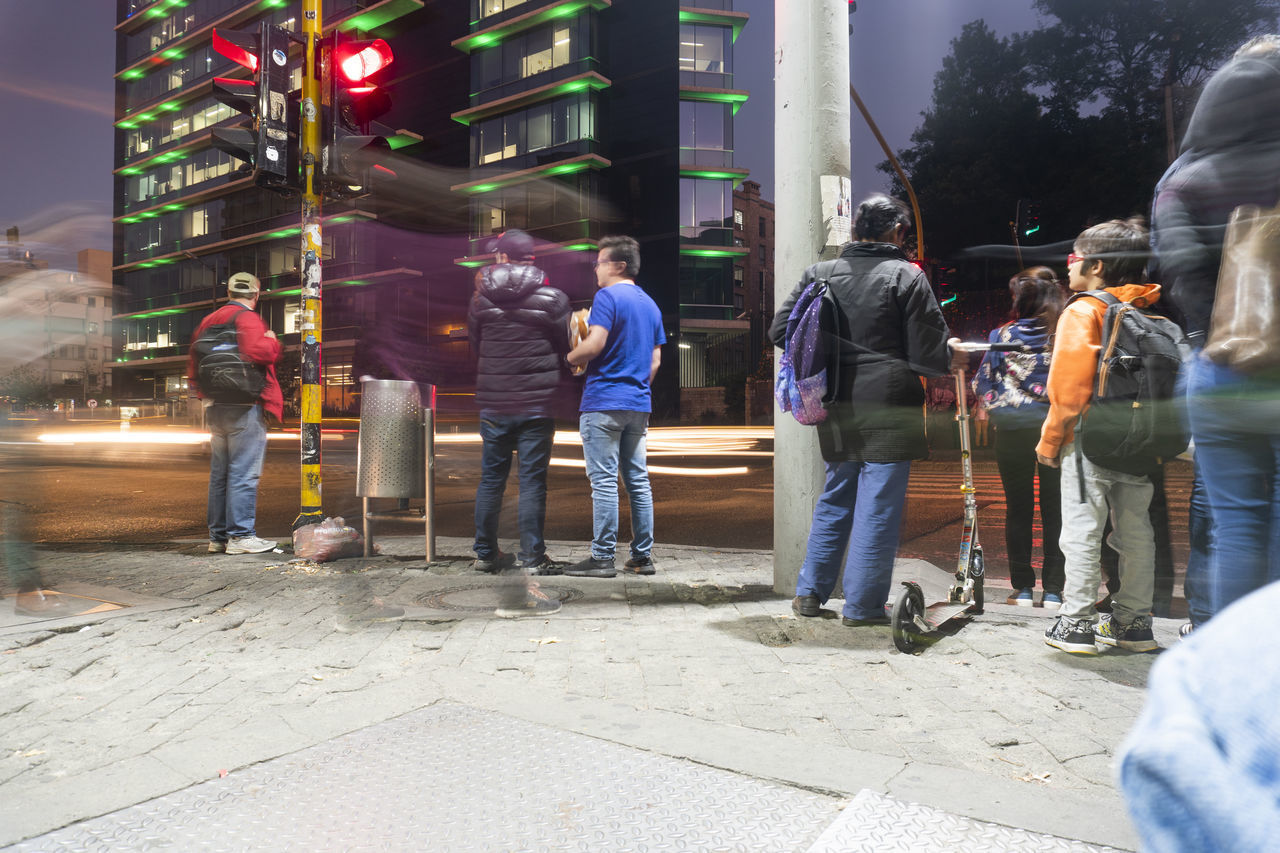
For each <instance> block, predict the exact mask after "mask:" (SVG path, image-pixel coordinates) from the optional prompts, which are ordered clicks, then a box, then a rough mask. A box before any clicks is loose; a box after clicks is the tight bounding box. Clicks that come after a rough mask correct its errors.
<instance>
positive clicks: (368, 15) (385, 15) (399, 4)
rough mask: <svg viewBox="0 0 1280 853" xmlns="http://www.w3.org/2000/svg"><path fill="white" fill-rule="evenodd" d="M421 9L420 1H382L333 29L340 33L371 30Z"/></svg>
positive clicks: (340, 22)
mask: <svg viewBox="0 0 1280 853" xmlns="http://www.w3.org/2000/svg"><path fill="white" fill-rule="evenodd" d="M421 8H422V0H384V2H382V3H377V4H375V5H373V6H371V7H370V8H368V9H365V10H364V11H362V12H360V13H359V14H357V15H355V16H353V17H350V18H347V19H346V20H345V21H339V22H338V25H337V26H336V27H334V29H337V30H341V31H342V32H349V31H351V30H372V29H374V28H375V27H380V26H382V25H383V24H385V23H387V22H389V21H394V20H395V19H396V18H399V17H402V16H404V15H407V14H409V13H410V12H416V11H417V10H419V9H421Z"/></svg>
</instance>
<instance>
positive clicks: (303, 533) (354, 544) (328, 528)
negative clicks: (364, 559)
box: [293, 516, 364, 563]
mask: <svg viewBox="0 0 1280 853" xmlns="http://www.w3.org/2000/svg"><path fill="white" fill-rule="evenodd" d="M293 553H294V556H295V557H302V558H303V559H306V560H314V561H315V562H317V563H324V562H328V561H329V560H337V559H340V558H342V557H360V556H363V555H364V537H363V536H361V535H360V531H359V530H356V529H355V528H354V527H349V526H347V523H346V521H345V520H344V519H343V518H342V516H337V517H336V518H326V519H325V520H324V521H322V522H320V523H319V524H304V525H303V526H302V527H299V528H298V529H297V530H295V531H293Z"/></svg>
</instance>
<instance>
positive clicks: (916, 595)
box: [889, 581, 924, 655]
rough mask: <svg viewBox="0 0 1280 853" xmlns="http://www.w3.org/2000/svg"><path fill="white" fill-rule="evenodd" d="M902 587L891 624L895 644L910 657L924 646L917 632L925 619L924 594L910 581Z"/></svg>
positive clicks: (892, 613) (891, 617) (892, 614)
mask: <svg viewBox="0 0 1280 853" xmlns="http://www.w3.org/2000/svg"><path fill="white" fill-rule="evenodd" d="M902 587H903V589H902V592H901V593H899V595H898V600H897V601H895V602H894V603H893V611H892V612H891V613H890V615H889V623H890V626H891V627H892V628H893V644H894V645H895V646H896V647H897V648H898V651H900V652H902V653H903V654H907V655H910V654H915V653H916V651H917V650H919V648H920V646H921V645H922V643H921V641H922V640H923V637H921V636H920V634H919V633H917V631H918V630H919V623H921V622H923V619H924V593H922V592H921V591H920V587H919V586H917V585H916V584H914V583H911V582H910V581H906V582H904V583H903V584H902Z"/></svg>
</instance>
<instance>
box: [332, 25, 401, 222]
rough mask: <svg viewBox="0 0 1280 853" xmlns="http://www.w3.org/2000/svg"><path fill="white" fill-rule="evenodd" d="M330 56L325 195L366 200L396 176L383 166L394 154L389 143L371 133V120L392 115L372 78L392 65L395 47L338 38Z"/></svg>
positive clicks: (378, 41)
mask: <svg viewBox="0 0 1280 853" xmlns="http://www.w3.org/2000/svg"><path fill="white" fill-rule="evenodd" d="M326 41H327V44H326V45H324V47H323V48H322V52H324V53H325V54H327V62H326V63H325V69H324V74H325V75H326V78H327V81H328V109H327V110H326V111H325V114H324V124H323V130H322V133H323V135H324V141H323V150H322V153H321V160H320V177H321V181H322V184H323V187H324V192H325V195H327V196H330V197H336V198H355V197H357V196H362V195H367V194H368V193H369V192H370V186H371V184H372V183H373V182H374V181H375V180H376V179H378V178H394V177H395V172H393V171H392V170H391V169H388V168H387V167H386V166H384V165H381V164H379V162H378V161H379V160H380V159H382V158H383V156H384V155H385V154H386V153H387V152H389V151H390V150H391V146H390V144H389V143H388V142H387V139H386V137H383V136H379V135H378V134H376V133H373V132H372V127H371V126H372V124H373V120H374V119H376V118H378V117H379V116H381V115H383V114H384V113H386V112H387V110H389V109H391V96H390V95H388V94H387V92H386V90H385V89H383V88H382V87H381V86H379V85H378V84H376V83H374V82H373V81H372V80H371V79H370V78H371V77H373V76H374V75H376V74H377V73H378V72H379V71H381V70H383V69H384V68H386V67H387V66H388V65H390V64H391V61H392V59H393V58H394V57H393V55H392V52H391V47H390V46H389V45H388V44H387V43H386V42H385V41H383V40H382V39H374V40H372V41H343V40H342V36H341V35H339V34H337V33H335V34H334V35H333V36H330V37H329V38H328V39H327V40H326Z"/></svg>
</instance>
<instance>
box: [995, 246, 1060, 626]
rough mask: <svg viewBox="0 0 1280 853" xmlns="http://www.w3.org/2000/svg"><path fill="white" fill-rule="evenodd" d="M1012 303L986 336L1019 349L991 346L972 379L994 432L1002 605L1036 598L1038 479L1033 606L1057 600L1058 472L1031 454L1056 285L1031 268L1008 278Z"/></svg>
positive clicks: (1039, 421) (1043, 270)
mask: <svg viewBox="0 0 1280 853" xmlns="http://www.w3.org/2000/svg"><path fill="white" fill-rule="evenodd" d="M1009 294H1010V296H1011V297H1012V298H1013V310H1012V311H1011V312H1010V315H1009V322H1007V323H1005V324H1004V325H1003V326H1001V327H999V328H998V329H992V330H991V334H990V336H989V341H990V343H993V344H995V343H1001V344H1011V343H1012V344H1021V345H1022V346H1023V347H1025V348H1026V349H1025V351H1022V352H1017V351H1014V352H991V351H988V352H987V353H986V355H984V356H983V358H982V364H981V365H980V366H979V367H978V373H977V375H976V376H975V377H974V380H973V389H974V392H975V393H976V394H977V395H978V400H979V402H980V403H981V405H983V406H984V407H986V409H987V410H988V411H990V413H991V422H992V423H993V424H994V425H995V433H996V465H997V467H998V468H999V469H1000V483H1001V485H1003V487H1004V498H1005V516H1004V541H1005V549H1006V551H1007V553H1008V557H1009V583H1010V585H1011V586H1012V587H1013V591H1012V592H1011V593H1010V595H1009V598H1008V603H1009V604H1016V605H1020V606H1023V607H1031V606H1033V605H1035V604H1036V601H1035V597H1034V591H1035V585H1036V573H1035V569H1034V568H1033V567H1032V565H1031V545H1032V539H1033V536H1032V525H1033V522H1034V520H1035V505H1036V479H1037V478H1039V480H1040V524H1041V527H1042V528H1043V533H1044V535H1043V538H1042V541H1043V545H1042V550H1043V552H1044V563H1043V568H1042V570H1041V577H1040V584H1041V587H1042V590H1043V593H1042V596H1041V601H1040V606H1043V607H1046V608H1048V609H1051V610H1056V609H1058V608H1059V607H1061V606H1062V587H1063V584H1064V583H1065V575H1064V574H1063V556H1062V549H1061V548H1059V547H1058V537H1059V536H1060V535H1061V533H1062V500H1061V488H1062V486H1061V482H1062V477H1061V472H1060V471H1059V469H1057V468H1054V467H1051V466H1049V465H1041V464H1039V463H1038V462H1037V460H1036V444H1037V443H1038V442H1039V441H1040V427H1041V426H1042V425H1043V424H1044V418H1045V415H1047V414H1048V413H1049V396H1048V393H1047V391H1046V384H1047V383H1048V381H1049V357H1050V353H1049V336H1050V334H1051V333H1052V331H1053V329H1055V328H1057V324H1058V315H1059V314H1061V313H1062V306H1063V305H1065V304H1066V297H1065V295H1064V293H1063V289H1062V285H1061V283H1059V281H1058V277H1057V276H1056V275H1054V272H1053V270H1051V269H1049V268H1048V267H1031V268H1029V269H1025V270H1023V271H1022V272H1020V273H1018V274H1017V275H1015V276H1014V277H1013V278H1012V279H1010V280H1009Z"/></svg>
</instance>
